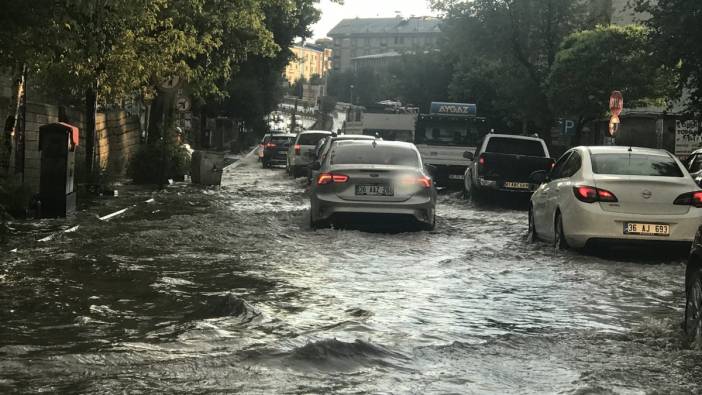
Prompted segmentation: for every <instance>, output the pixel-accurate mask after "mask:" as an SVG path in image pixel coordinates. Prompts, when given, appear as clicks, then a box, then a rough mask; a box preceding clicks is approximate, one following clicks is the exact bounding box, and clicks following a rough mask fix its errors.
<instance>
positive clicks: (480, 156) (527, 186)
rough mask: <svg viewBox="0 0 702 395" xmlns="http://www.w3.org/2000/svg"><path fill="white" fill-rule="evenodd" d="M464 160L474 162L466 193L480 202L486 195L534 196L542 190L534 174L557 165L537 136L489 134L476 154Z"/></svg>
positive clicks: (467, 173) (542, 141)
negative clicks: (538, 190)
mask: <svg viewBox="0 0 702 395" xmlns="http://www.w3.org/2000/svg"><path fill="white" fill-rule="evenodd" d="M463 156H464V157H465V158H466V160H469V161H471V162H472V163H471V165H470V166H468V168H467V169H466V172H465V182H464V187H465V189H464V191H463V192H464V196H466V197H470V198H480V197H482V195H484V193H485V192H487V191H496V192H503V193H511V194H515V195H523V196H527V195H531V193H532V192H534V191H535V190H536V188H538V187H539V185H538V184H536V183H535V182H534V181H533V180H532V179H531V174H532V173H533V172H535V171H540V170H546V171H549V170H551V168H552V167H553V165H554V160H553V159H552V158H551V157H550V155H549V152H548V147H546V143H545V142H544V140H542V139H540V138H539V137H538V136H536V135H535V136H520V135H511V134H497V133H488V134H487V135H485V137H484V138H483V140H482V142H481V143H480V144H478V148H477V149H476V150H475V152H471V151H466V152H464V154H463Z"/></svg>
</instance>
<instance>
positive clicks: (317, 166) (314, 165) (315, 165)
mask: <svg viewBox="0 0 702 395" xmlns="http://www.w3.org/2000/svg"><path fill="white" fill-rule="evenodd" d="M321 168H322V164H321V163H319V162H312V170H315V171H316V170H319V169H321Z"/></svg>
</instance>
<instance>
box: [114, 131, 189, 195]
mask: <svg viewBox="0 0 702 395" xmlns="http://www.w3.org/2000/svg"><path fill="white" fill-rule="evenodd" d="M189 172H190V153H189V152H188V151H187V150H186V149H185V147H183V146H182V145H177V144H175V143H174V142H168V141H167V140H161V141H159V142H157V143H154V144H144V145H142V146H140V147H139V151H137V153H136V154H135V155H134V157H133V158H132V160H131V162H130V163H129V168H128V172H127V173H128V175H129V177H131V178H132V180H133V181H134V183H136V184H159V185H162V184H166V183H167V182H168V179H169V178H170V179H179V178H181V177H182V176H183V175H185V174H188V173H189Z"/></svg>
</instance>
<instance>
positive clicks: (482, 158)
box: [478, 154, 487, 166]
mask: <svg viewBox="0 0 702 395" xmlns="http://www.w3.org/2000/svg"><path fill="white" fill-rule="evenodd" d="M486 163H487V161H486V160H485V155H483V154H480V156H479V157H478V164H479V165H480V166H485V164H486Z"/></svg>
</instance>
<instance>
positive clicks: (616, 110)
mask: <svg viewBox="0 0 702 395" xmlns="http://www.w3.org/2000/svg"><path fill="white" fill-rule="evenodd" d="M623 109H624V97H623V96H622V93H621V92H619V91H614V92H612V94H611V95H610V96H609V110H610V111H612V116H613V117H619V115H620V114H621V113H622V110H623Z"/></svg>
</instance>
